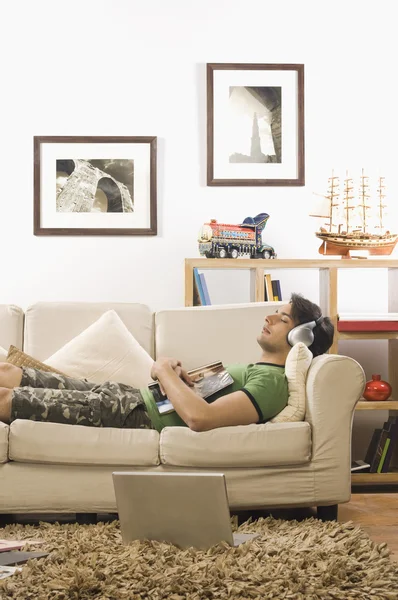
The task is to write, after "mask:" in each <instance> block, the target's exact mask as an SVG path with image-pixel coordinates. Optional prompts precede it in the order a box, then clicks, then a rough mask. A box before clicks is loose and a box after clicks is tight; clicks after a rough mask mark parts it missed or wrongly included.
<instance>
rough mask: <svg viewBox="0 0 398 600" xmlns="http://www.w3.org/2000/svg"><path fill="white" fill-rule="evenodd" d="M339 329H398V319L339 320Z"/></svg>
mask: <svg viewBox="0 0 398 600" xmlns="http://www.w3.org/2000/svg"><path fill="white" fill-rule="evenodd" d="M337 331H398V321H340V320H339V321H337Z"/></svg>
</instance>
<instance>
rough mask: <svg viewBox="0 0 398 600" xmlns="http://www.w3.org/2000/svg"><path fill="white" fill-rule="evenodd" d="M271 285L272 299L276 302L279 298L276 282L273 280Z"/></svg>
mask: <svg viewBox="0 0 398 600" xmlns="http://www.w3.org/2000/svg"><path fill="white" fill-rule="evenodd" d="M271 285H272V299H273V300H274V301H275V302H277V301H278V300H279V296H278V287H277V285H276V280H275V279H273V280H272V281H271Z"/></svg>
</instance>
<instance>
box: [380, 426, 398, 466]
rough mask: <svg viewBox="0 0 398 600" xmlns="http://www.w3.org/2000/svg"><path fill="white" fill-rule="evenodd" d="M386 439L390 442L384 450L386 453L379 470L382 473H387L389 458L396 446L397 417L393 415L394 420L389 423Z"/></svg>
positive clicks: (397, 436) (397, 432)
mask: <svg viewBox="0 0 398 600" xmlns="http://www.w3.org/2000/svg"><path fill="white" fill-rule="evenodd" d="M388 439H389V440H390V444H389V445H388V448H387V451H386V455H385V459H384V462H383V464H382V467H381V472H382V473H388V469H389V468H390V464H391V459H392V456H393V454H394V450H395V448H396V446H397V440H398V417H395V421H394V423H392V424H391V427H390V430H389V436H388Z"/></svg>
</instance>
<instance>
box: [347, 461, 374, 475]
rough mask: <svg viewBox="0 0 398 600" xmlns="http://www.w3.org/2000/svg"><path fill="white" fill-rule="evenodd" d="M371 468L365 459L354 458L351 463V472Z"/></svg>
mask: <svg viewBox="0 0 398 600" xmlns="http://www.w3.org/2000/svg"><path fill="white" fill-rule="evenodd" d="M369 468H370V464H369V463H367V462H365V461H364V460H353V461H352V463H351V473H354V472H356V471H367V470H368V469H369Z"/></svg>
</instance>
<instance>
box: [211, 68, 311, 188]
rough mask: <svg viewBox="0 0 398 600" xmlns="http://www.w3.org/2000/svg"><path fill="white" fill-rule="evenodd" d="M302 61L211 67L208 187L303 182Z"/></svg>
mask: <svg viewBox="0 0 398 600" xmlns="http://www.w3.org/2000/svg"><path fill="white" fill-rule="evenodd" d="M304 179H305V177H304V65H290V64H286V65H263V64H229V63H221V64H208V65H207V185H229V186H232V185H246V186H252V185H273V186H277V185H286V186H288V185H304V183H305V181H304Z"/></svg>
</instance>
